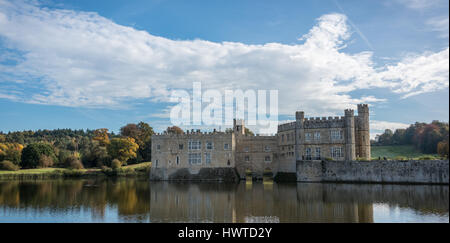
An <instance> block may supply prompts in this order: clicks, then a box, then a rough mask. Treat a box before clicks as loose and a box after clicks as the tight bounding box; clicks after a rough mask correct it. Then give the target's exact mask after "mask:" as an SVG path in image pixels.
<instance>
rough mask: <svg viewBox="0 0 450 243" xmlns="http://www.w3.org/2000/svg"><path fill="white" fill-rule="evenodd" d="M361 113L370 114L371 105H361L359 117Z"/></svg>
mask: <svg viewBox="0 0 450 243" xmlns="http://www.w3.org/2000/svg"><path fill="white" fill-rule="evenodd" d="M361 113H369V105H368V104H359V105H358V115H359V114H361Z"/></svg>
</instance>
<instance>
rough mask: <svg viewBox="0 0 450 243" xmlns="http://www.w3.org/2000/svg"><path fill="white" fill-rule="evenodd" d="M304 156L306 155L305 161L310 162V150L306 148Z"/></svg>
mask: <svg viewBox="0 0 450 243" xmlns="http://www.w3.org/2000/svg"><path fill="white" fill-rule="evenodd" d="M305 155H306V160H311V159H312V156H311V148H306V151H305Z"/></svg>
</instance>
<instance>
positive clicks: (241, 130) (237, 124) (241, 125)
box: [233, 119, 245, 135]
mask: <svg viewBox="0 0 450 243" xmlns="http://www.w3.org/2000/svg"><path fill="white" fill-rule="evenodd" d="M233 131H234V133H235V134H240V135H245V122H244V120H241V119H239V120H236V119H234V121H233Z"/></svg>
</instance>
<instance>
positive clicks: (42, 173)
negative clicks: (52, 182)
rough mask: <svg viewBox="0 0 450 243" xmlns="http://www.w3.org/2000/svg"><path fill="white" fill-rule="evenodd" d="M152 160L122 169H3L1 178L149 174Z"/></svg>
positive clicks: (0, 173)
mask: <svg viewBox="0 0 450 243" xmlns="http://www.w3.org/2000/svg"><path fill="white" fill-rule="evenodd" d="M150 167H151V162H145V163H140V164H134V165H128V166H123V167H122V168H120V169H116V170H113V169H109V168H108V169H103V170H102V169H97V168H94V169H82V170H70V169H64V168H43V169H24V170H18V171H1V170H0V179H1V180H15V179H55V178H88V177H135V176H148V173H149V169H150Z"/></svg>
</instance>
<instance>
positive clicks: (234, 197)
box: [0, 179, 449, 222]
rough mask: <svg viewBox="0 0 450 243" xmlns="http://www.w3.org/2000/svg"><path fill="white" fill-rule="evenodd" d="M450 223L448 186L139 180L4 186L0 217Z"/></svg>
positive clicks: (11, 183)
mask: <svg viewBox="0 0 450 243" xmlns="http://www.w3.org/2000/svg"><path fill="white" fill-rule="evenodd" d="M374 203H383V204H387V205H389V206H395V207H397V206H398V207H405V208H411V209H414V210H415V211H416V212H419V213H424V214H429V213H433V214H438V215H448V210H449V206H448V203H449V191H448V186H417V185H416V186H407V185H357V184H301V183H298V184H297V183H291V184H277V183H272V182H270V183H268V182H264V183H259V182H258V183H256V182H255V183H239V184H232V183H231V184H228V183H186V182H182V183H165V182H148V181H145V180H136V179H117V180H107V179H104V180H103V179H102V180H95V179H92V180H48V181H3V182H0V209H5V208H6V209H10V210H30V211H31V210H34V211H35V212H38V213H39V212H47V211H51V212H57V213H64V214H65V213H72V214H74V215H76V214H77V213H80V212H81V211H85V210H90V212H91V215H92V216H91V217H92V219H93V220H100V221H101V220H104V219H105V214H106V211H107V210H109V211H111V212H113V213H117V215H118V216H119V220H120V221H132V222H136V221H137V222H145V221H152V222H245V221H246V220H247V219H248V217H263V216H274V217H276V218H277V219H278V220H279V221H280V222H372V221H373V206H372V205H373V204H374Z"/></svg>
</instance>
